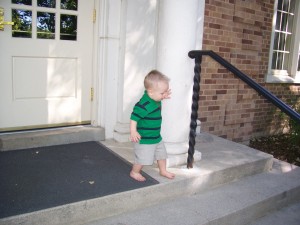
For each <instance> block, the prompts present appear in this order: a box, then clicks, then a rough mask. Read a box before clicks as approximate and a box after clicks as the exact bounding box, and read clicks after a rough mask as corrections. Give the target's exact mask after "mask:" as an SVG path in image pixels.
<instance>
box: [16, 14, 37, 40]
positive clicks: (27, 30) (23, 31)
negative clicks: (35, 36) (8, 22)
mask: <svg viewBox="0 0 300 225" xmlns="http://www.w3.org/2000/svg"><path fill="white" fill-rule="evenodd" d="M12 22H14V25H13V26H12V36H13V37H22V38H31V35H32V12H31V11H29V10H19V9H12Z"/></svg>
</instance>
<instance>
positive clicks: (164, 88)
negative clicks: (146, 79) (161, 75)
mask: <svg viewBox="0 0 300 225" xmlns="http://www.w3.org/2000/svg"><path fill="white" fill-rule="evenodd" d="M147 92H148V95H149V97H150V98H151V99H153V100H154V101H157V102H159V101H161V100H163V99H164V98H166V96H169V83H168V82H158V83H157V85H156V87H154V88H150V89H149V90H147Z"/></svg>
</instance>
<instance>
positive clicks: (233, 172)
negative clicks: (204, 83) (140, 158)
mask: <svg viewBox="0 0 300 225" xmlns="http://www.w3.org/2000/svg"><path fill="white" fill-rule="evenodd" d="M102 143H103V144H104V145H106V146H107V147H108V148H110V149H111V150H113V151H114V152H115V153H117V154H119V155H120V156H121V157H123V158H124V159H126V160H127V161H129V162H133V148H132V144H131V143H117V142H114V141H112V140H106V141H103V142H102ZM195 148H196V150H199V151H200V152H201V153H202V160H201V161H200V162H197V163H195V165H194V168H193V169H189V170H188V169H186V167H185V166H184V167H174V168H169V170H170V171H171V172H173V173H175V174H176V178H175V179H174V180H169V179H166V178H163V177H161V176H159V175H158V168H157V167H156V166H155V165H154V166H147V167H144V171H145V172H146V173H148V174H149V175H150V176H152V177H153V178H155V179H157V180H158V181H159V182H160V183H159V184H157V185H153V186H149V187H146V188H141V189H136V190H132V191H126V192H122V193H118V194H114V195H109V196H105V197H101V198H95V199H90V200H85V201H81V202H75V203H72V204H67V205H63V206H59V207H55V208H50V209H46V210H41V211H37V212H33V213H28V214H23V215H18V216H13V217H9V218H4V219H0V225H4V224H5V225H9V224H24V225H26V224H30V225H34V224H51V225H55V224H88V223H89V222H90V221H95V220H101V219H105V218H108V217H112V216H117V215H120V214H123V213H125V214H128V215H130V214H131V212H135V211H137V210H140V209H143V208H146V207H150V209H151V207H152V206H153V207H159V206H160V205H165V204H170V201H171V202H172V201H174V200H175V201H177V200H178V199H184V198H187V199H189V198H192V196H194V197H197V196H198V194H201V193H204V192H206V191H208V190H211V189H212V188H216V187H219V186H221V185H224V184H227V183H230V182H233V181H237V180H239V179H241V178H243V177H249V176H252V175H255V174H260V173H265V172H267V171H269V170H270V169H271V167H272V162H273V157H272V156H271V155H268V154H265V153H263V152H260V151H257V150H254V149H251V148H249V147H247V146H245V145H241V144H237V143H234V142H230V141H227V140H225V139H222V138H219V137H216V136H214V135H210V134H206V133H201V135H199V136H198V137H197V139H196V147H195ZM220 192H222V191H220ZM186 196H188V197H186ZM201 202H202V200H201ZM187 203H188V202H186V203H185V204H187ZM179 205H180V204H179ZM176 207H177V206H176ZM178 207H179V206H178ZM203 207H204V208H205V206H202V208H203ZM210 207H211V206H210ZM213 207H216V206H213ZM175 209H176V208H175ZM175 209H174V208H173V210H174V212H175V213H177V212H176V210H175ZM174 212H173V213H174ZM99 224H101V223H100V222H99ZM129 224H130V223H129ZM141 224H142V223H141ZM151 224H156V223H151ZM164 224H166V223H164ZM181 224H185V223H181Z"/></svg>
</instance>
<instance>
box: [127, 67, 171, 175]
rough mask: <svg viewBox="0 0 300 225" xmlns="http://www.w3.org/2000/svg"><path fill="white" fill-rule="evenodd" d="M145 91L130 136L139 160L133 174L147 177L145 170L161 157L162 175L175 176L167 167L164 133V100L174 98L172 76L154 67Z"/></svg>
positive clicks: (136, 157) (131, 122) (137, 106)
mask: <svg viewBox="0 0 300 225" xmlns="http://www.w3.org/2000/svg"><path fill="white" fill-rule="evenodd" d="M144 86H145V89H146V90H145V92H144V95H143V96H142V98H141V99H140V101H139V102H138V103H136V104H135V106H134V108H133V112H132V113H131V117H130V140H131V141H132V142H134V152H135V162H134V164H133V166H132V170H131V172H130V176H131V177H132V178H133V179H135V180H137V181H145V180H146V178H145V177H143V176H142V174H141V170H142V168H143V166H144V165H152V164H153V161H154V160H157V164H158V168H159V173H160V175H161V176H164V177H167V178H169V179H173V178H174V177H175V174H173V173H170V172H168V171H167V169H166V159H167V151H166V148H165V145H164V143H163V141H162V137H161V135H160V130H161V122H162V117H161V101H162V100H163V99H167V98H170V95H171V90H170V89H169V78H168V77H167V76H165V75H163V74H162V73H161V72H159V71H157V70H152V71H150V72H149V73H148V74H147V76H146V77H145V80H144Z"/></svg>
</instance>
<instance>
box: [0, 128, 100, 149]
mask: <svg viewBox="0 0 300 225" xmlns="http://www.w3.org/2000/svg"><path fill="white" fill-rule="evenodd" d="M103 140H105V131H104V129H103V128H101V127H92V126H74V127H64V128H53V129H45V130H34V131H26V132H11V133H4V134H0V151H10V150H18V149H26V148H36V147H43V146H51V145H62V144H71V143H79V142H86V141H103Z"/></svg>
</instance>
